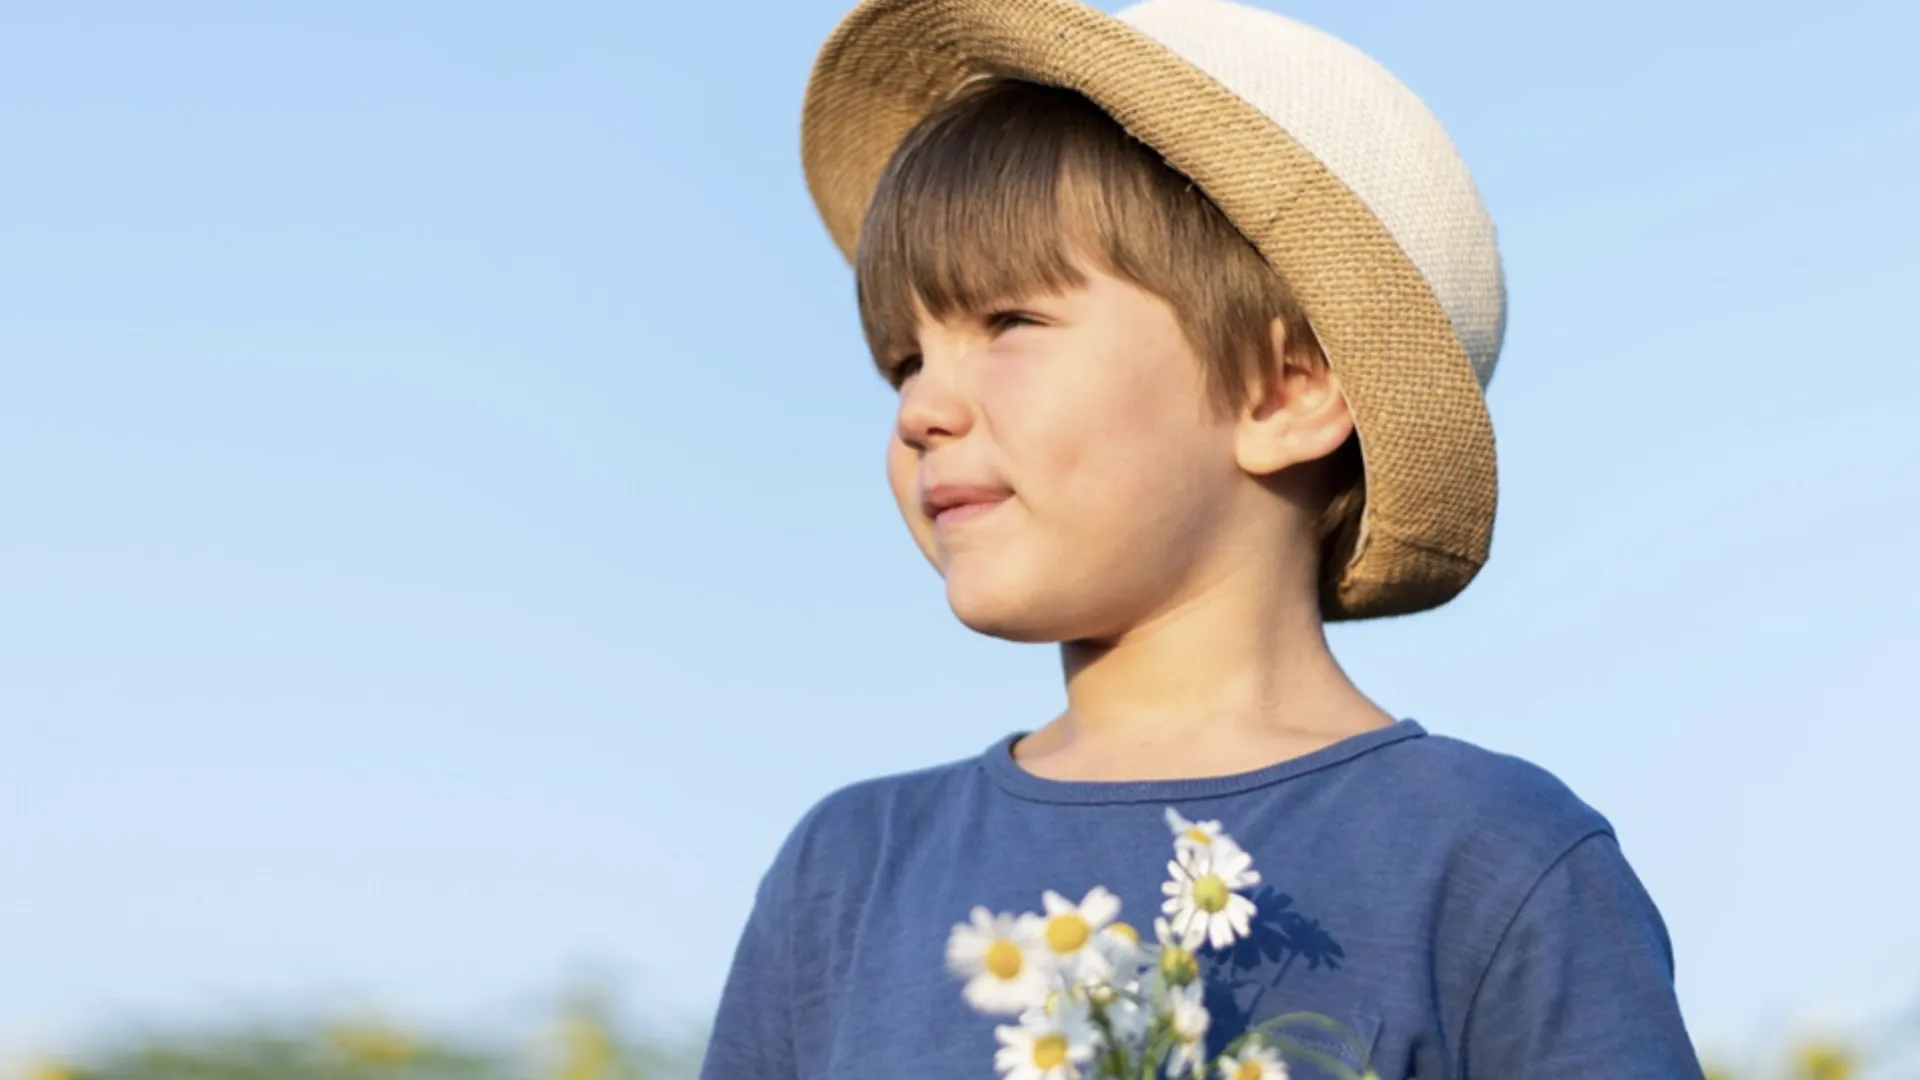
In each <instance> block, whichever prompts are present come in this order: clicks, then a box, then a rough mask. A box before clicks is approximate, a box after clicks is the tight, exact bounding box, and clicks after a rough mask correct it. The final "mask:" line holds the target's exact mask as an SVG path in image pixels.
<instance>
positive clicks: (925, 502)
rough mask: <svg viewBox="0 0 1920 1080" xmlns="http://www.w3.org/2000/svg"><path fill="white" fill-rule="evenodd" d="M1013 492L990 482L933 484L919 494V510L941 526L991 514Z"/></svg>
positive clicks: (935, 524) (937, 526)
mask: <svg viewBox="0 0 1920 1080" xmlns="http://www.w3.org/2000/svg"><path fill="white" fill-rule="evenodd" d="M1012 495H1013V491H1012V490H1011V489H1009V488H1005V487H1000V486H997V485H992V484H933V485H929V486H928V487H927V488H926V489H925V490H924V491H923V492H922V493H921V496H920V510H921V512H922V513H924V514H926V515H927V518H928V519H929V520H931V521H932V522H933V524H934V527H935V528H942V527H947V526H952V525H957V524H959V523H960V522H963V521H971V520H972V519H974V518H977V517H980V516H981V515H983V514H988V513H991V512H993V510H995V509H996V508H998V507H999V506H1000V504H1001V503H1004V502H1006V501H1007V499H1009V498H1011V497H1012Z"/></svg>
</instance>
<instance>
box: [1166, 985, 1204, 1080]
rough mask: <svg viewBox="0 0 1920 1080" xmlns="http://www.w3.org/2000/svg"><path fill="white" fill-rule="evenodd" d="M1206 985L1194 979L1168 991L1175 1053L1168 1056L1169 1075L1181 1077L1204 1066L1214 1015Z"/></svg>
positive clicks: (1168, 1015) (1170, 1024) (1168, 1017)
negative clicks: (1209, 1009)
mask: <svg viewBox="0 0 1920 1080" xmlns="http://www.w3.org/2000/svg"><path fill="white" fill-rule="evenodd" d="M1205 995H1206V987H1205V986H1204V985H1202V984H1201V983H1198V982H1191V983H1188V984H1187V985H1185V986H1182V987H1180V988H1179V989H1177V990H1175V991H1173V992H1172V993H1171V994H1169V995H1167V1000H1166V1010H1167V1021H1168V1028H1169V1029H1170V1030H1171V1031H1172V1032H1173V1038H1174V1044H1173V1053H1172V1054H1170V1055H1168V1057H1167V1075H1168V1076H1174V1077H1180V1076H1185V1075H1187V1074H1188V1073H1190V1072H1196V1071H1197V1070H1198V1069H1199V1068H1200V1062H1201V1059H1203V1058H1204V1057H1206V1053H1207V1028H1208V1027H1210V1026H1211V1025H1212V1023H1213V1018H1212V1017H1211V1016H1209V1015H1207V1006H1206V1004H1205V1002H1204V1000H1203V999H1204V997H1205Z"/></svg>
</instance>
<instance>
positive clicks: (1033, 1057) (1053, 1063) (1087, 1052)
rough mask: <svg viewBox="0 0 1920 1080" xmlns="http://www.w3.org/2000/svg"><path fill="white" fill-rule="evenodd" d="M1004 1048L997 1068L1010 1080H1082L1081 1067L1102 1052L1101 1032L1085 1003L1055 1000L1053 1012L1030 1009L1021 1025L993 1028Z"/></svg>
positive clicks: (997, 1056)
mask: <svg viewBox="0 0 1920 1080" xmlns="http://www.w3.org/2000/svg"><path fill="white" fill-rule="evenodd" d="M993 1033H994V1036H995V1037H996V1038H998V1039H999V1040H1000V1049H999V1050H998V1051H997V1052H996V1053H995V1054H994V1055H993V1067H994V1068H995V1069H997V1070H999V1072H1000V1075H1002V1076H1004V1077H1006V1078H1007V1080H1079V1077H1080V1075H1081V1074H1080V1066H1082V1065H1085V1064H1086V1063H1087V1062H1089V1061H1091V1060H1093V1055H1094V1054H1095V1053H1096V1052H1097V1051H1098V1050H1099V1049H1100V1032H1099V1030H1098V1029H1096V1028H1095V1027H1094V1026H1093V1021H1092V1019H1091V1017H1090V1016H1089V1015H1088V1012H1087V1006H1086V1004H1085V1003H1084V1002H1082V1001H1080V1000H1078V999H1077V998H1072V997H1061V998H1058V999H1056V1000H1055V1002H1054V1006H1053V1008H1051V1009H1045V1008H1037V1009H1028V1010H1027V1011H1025V1012H1023V1013H1021V1014H1020V1023H1019V1024H1017V1025H1003V1026H1001V1027H997V1028H994V1029H993Z"/></svg>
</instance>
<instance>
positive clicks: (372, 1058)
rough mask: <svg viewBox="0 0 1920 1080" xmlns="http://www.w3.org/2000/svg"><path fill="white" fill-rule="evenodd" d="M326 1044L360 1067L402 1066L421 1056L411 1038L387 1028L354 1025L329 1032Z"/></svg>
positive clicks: (380, 1025)
mask: <svg viewBox="0 0 1920 1080" xmlns="http://www.w3.org/2000/svg"><path fill="white" fill-rule="evenodd" d="M325 1037H326V1041H327V1043H328V1045H330V1046H332V1047H333V1048H334V1050H336V1051H338V1052H339V1053H340V1055H341V1056H342V1057H344V1058H346V1059H347V1060H348V1061H351V1062H353V1063H355V1064H358V1065H398V1064H401V1063H403V1062H407V1061H411V1060H413V1058H414V1055H416V1054H418V1053H419V1052H420V1048H419V1046H417V1045H416V1044H415V1043H414V1041H413V1040H412V1039H411V1038H408V1037H407V1035H406V1034H405V1033H403V1032H401V1031H399V1030H398V1029H396V1028H393V1027H390V1026H388V1025H385V1024H378V1023H369V1022H351V1023H343V1024H336V1025H334V1026H333V1027H331V1028H329V1029H327V1032H326V1036H325Z"/></svg>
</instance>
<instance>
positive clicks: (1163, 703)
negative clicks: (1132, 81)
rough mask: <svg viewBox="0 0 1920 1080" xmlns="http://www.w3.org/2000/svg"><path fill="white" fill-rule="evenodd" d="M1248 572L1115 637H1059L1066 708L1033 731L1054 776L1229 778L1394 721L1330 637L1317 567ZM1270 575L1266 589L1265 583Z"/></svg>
mask: <svg viewBox="0 0 1920 1080" xmlns="http://www.w3.org/2000/svg"><path fill="white" fill-rule="evenodd" d="M1280 569H1281V568H1278V567H1274V566H1271V565H1270V566H1267V567H1265V568H1263V571H1264V573H1255V574H1253V575H1246V574H1242V575H1240V576H1239V577H1237V578H1234V579H1228V580H1222V581H1219V582H1216V583H1215V586H1214V587H1212V588H1209V589H1207V590H1205V591H1204V592H1201V593H1199V594H1197V595H1194V596H1192V597H1189V598H1188V599H1186V600H1185V601H1184V602H1182V603H1180V604H1178V605H1177V606H1175V607H1173V608H1171V609H1169V610H1167V611H1164V612H1162V613H1160V614H1159V615H1158V616H1157V617H1155V618H1153V619H1151V620H1148V621H1145V622H1143V623H1141V624H1140V625H1138V626H1136V627H1134V628H1132V629H1131V630H1129V631H1128V632H1126V633H1124V634H1122V635H1119V636H1117V637H1115V638H1113V639H1111V640H1106V641H1098V642H1071V643H1068V644H1065V645H1063V646H1062V647H1061V660H1062V664H1063V666H1064V667H1065V671H1066V683H1067V710H1066V712H1065V713H1063V714H1062V715H1061V716H1060V717H1059V718H1058V719H1056V720H1055V721H1053V722H1052V723H1051V724H1049V725H1047V726H1046V727H1045V728H1043V729H1042V730H1040V731H1038V732H1035V733H1034V734H1033V735H1032V736H1029V737H1028V738H1026V739H1024V740H1022V742H1021V744H1020V746H1019V747H1018V748H1017V749H1016V755H1017V756H1018V757H1019V758H1020V759H1021V761H1022V764H1023V765H1024V766H1025V767H1026V768H1027V769H1028V770H1029V771H1032V772H1035V773H1038V774H1041V775H1047V776H1052V777H1054V778H1057V779H1100V780H1125V779H1136V780H1145V779H1174V778H1188V777H1199V776H1219V775H1226V774H1230V773H1236V772H1245V771H1249V770H1251V769H1255V768H1260V767H1263V766H1265V765H1270V764H1274V763H1276V762H1279V761H1284V760H1287V759H1289V758H1293V757H1298V756H1300V755H1302V754H1306V753H1311V752H1312V751H1314V750H1318V749H1320V748H1322V747H1324V746H1327V745H1330V744H1332V743H1335V742H1338V741H1340V740H1341V739H1344V738H1347V737H1349V736H1352V735H1356V734H1359V733H1361V732H1364V731H1370V730H1374V729H1376V728H1380V727H1384V726H1386V725H1388V724H1390V723H1392V717H1391V716H1389V715H1388V714H1387V713H1385V712H1383V711H1381V710H1380V708H1379V707H1378V706H1376V705H1374V704H1373V703H1372V702H1370V701H1368V700H1367V699H1366V697H1365V696H1364V695H1362V694H1361V693H1360V691H1359V690H1358V689H1357V688H1356V687H1355V686H1354V685H1353V683H1352V682H1351V681H1350V680H1349V679H1348V678H1347V676H1346V673H1345V672H1344V671H1342V670H1341V668H1340V665H1339V663H1338V662H1337V661H1336V660H1335V659H1334V657H1333V653H1332V651H1331V650H1330V649H1329V648H1328V646H1327V640H1326V634H1325V630H1324V627H1323V626H1322V624H1321V621H1320V611H1319V603H1318V599H1317V597H1316V596H1315V595H1314V592H1313V589H1312V587H1311V582H1312V578H1311V575H1302V576H1301V578H1300V580H1304V581H1305V582H1307V585H1306V586H1305V587H1296V588H1291V589H1282V588H1277V587H1275V586H1276V582H1274V581H1272V580H1268V581H1250V580H1246V578H1247V577H1248V576H1255V577H1260V576H1267V575H1274V576H1278V574H1279V570H1280ZM1262 586H1265V587H1262Z"/></svg>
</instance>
